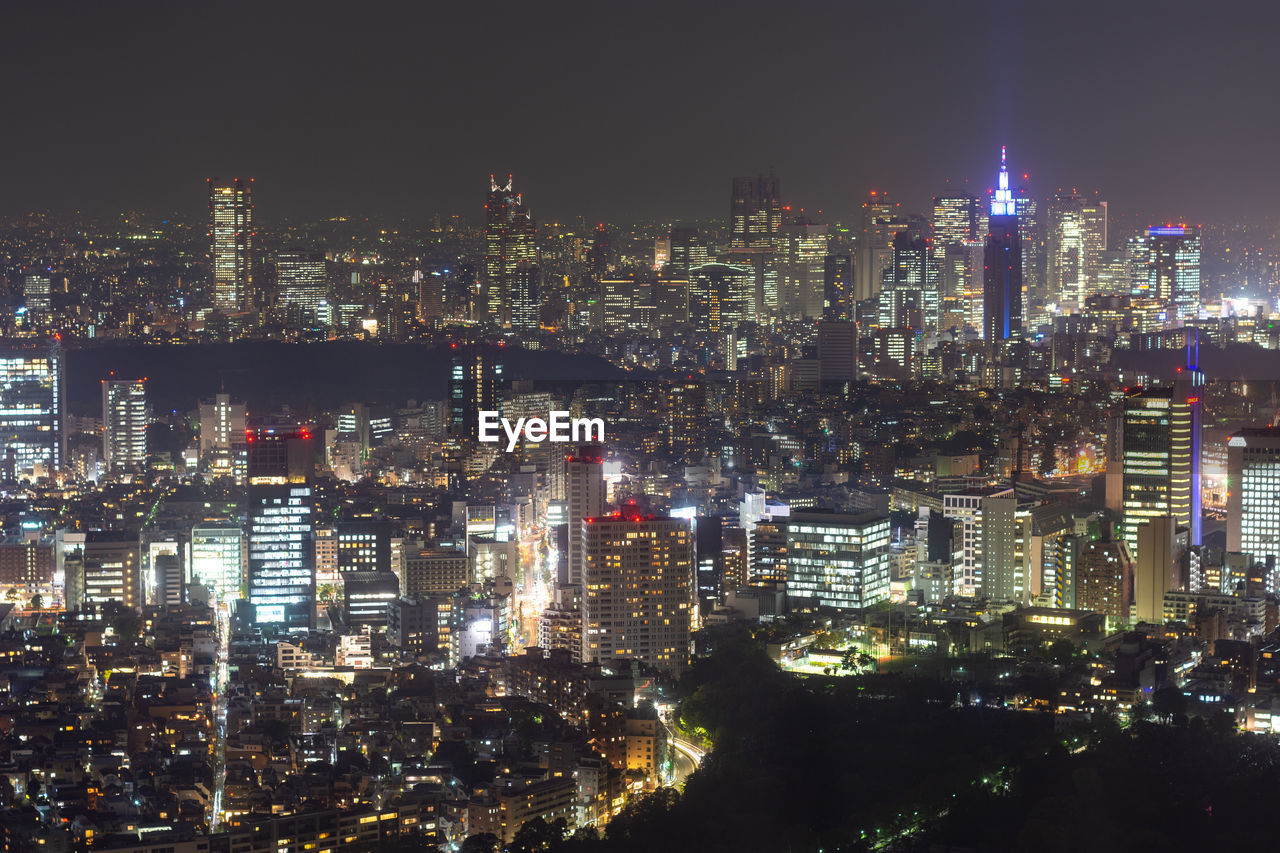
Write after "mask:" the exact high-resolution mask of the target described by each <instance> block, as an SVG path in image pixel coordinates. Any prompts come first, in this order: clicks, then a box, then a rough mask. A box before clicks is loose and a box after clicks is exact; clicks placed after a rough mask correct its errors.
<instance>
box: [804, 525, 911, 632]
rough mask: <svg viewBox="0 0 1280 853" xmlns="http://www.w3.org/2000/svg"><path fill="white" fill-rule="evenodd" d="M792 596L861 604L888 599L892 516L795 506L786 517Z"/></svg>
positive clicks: (842, 606)
mask: <svg viewBox="0 0 1280 853" xmlns="http://www.w3.org/2000/svg"><path fill="white" fill-rule="evenodd" d="M787 596H788V598H791V599H793V600H796V601H799V602H803V603H805V604H807V605H809V606H815V607H834V608H837V609H839V610H857V609H860V608H863V607H870V606H872V605H874V604H878V603H879V602H881V601H887V600H888V599H889V519H888V517H887V516H885V515H882V514H880V513H878V512H867V513H861V514H858V515H849V514H844V513H824V512H796V513H792V514H791V518H790V520H789V521H788V522H787Z"/></svg>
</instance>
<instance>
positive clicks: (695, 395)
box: [662, 376, 714, 463]
mask: <svg viewBox="0 0 1280 853" xmlns="http://www.w3.org/2000/svg"><path fill="white" fill-rule="evenodd" d="M664 391H665V393H664V395H663V396H664V399H663V408H664V412H663V419H662V428H663V429H664V430H666V431H667V434H666V436H664V437H665V438H666V439H667V441H666V445H667V447H668V448H669V449H670V451H671V453H672V455H674V456H675V457H676V458H677V459H680V460H682V461H684V462H688V463H698V462H701V461H703V460H704V459H706V458H707V456H709V455H714V451H713V449H712V448H710V447H709V446H708V444H709V442H710V436H709V434H708V433H709V430H708V426H709V421H710V413H709V410H708V406H707V404H708V402H709V400H708V394H707V385H706V383H705V382H703V381H702V379H701V378H700V377H696V376H691V377H690V378H689V379H684V380H676V381H674V382H671V383H670V384H668V385H666V386H665V388H664Z"/></svg>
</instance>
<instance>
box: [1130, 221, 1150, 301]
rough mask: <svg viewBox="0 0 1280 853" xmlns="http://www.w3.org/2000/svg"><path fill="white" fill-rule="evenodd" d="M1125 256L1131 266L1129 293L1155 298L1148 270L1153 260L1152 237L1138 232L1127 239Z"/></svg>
mask: <svg viewBox="0 0 1280 853" xmlns="http://www.w3.org/2000/svg"><path fill="white" fill-rule="evenodd" d="M1124 258H1125V262H1126V264H1127V265H1128V267H1129V289H1128V291H1127V292H1128V294H1129V295H1130V296H1132V297H1134V298H1136V299H1146V298H1154V297H1153V296H1152V295H1151V293H1150V288H1151V281H1150V274H1149V271H1148V270H1147V265H1148V264H1149V263H1150V262H1151V238H1150V237H1148V236H1147V235H1146V234H1137V235H1134V236H1133V237H1130V238H1129V239H1128V240H1125V242H1124ZM1122 292H1123V291H1122Z"/></svg>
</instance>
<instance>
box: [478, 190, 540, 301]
mask: <svg viewBox="0 0 1280 853" xmlns="http://www.w3.org/2000/svg"><path fill="white" fill-rule="evenodd" d="M512 183H513V179H512V177H511V176H508V177H507V183H506V185H504V186H500V185H499V184H498V182H497V181H495V180H494V178H493V175H490V176H489V196H488V198H487V200H486V201H485V205H484V210H485V253H484V286H485V301H486V305H487V306H488V310H489V317H490V319H492V320H495V321H497V322H499V323H501V324H504V325H506V324H510V323H511V291H512V288H513V286H514V284H515V276H516V271H517V270H518V269H520V265H521V264H522V263H523V264H526V265H529V266H533V265H536V264H537V262H538V254H537V243H536V240H535V234H536V231H535V228H534V222H533V215H532V214H530V213H529V208H528V207H526V206H525V203H524V197H523V195H522V194H520V193H516V192H513V191H512V188H511V187H512Z"/></svg>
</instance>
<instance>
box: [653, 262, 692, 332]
mask: <svg viewBox="0 0 1280 853" xmlns="http://www.w3.org/2000/svg"><path fill="white" fill-rule="evenodd" d="M651 296H652V298H653V315H654V316H653V324H654V326H655V327H656V328H658V329H671V328H674V327H676V326H683V325H684V324H685V323H688V322H689V278H688V276H687V275H686V276H684V277H681V276H679V275H677V274H676V271H675V270H674V269H672V268H666V269H663V270H662V271H661V272H659V273H658V277H657V278H656V279H654V281H653V286H652V288H651Z"/></svg>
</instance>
